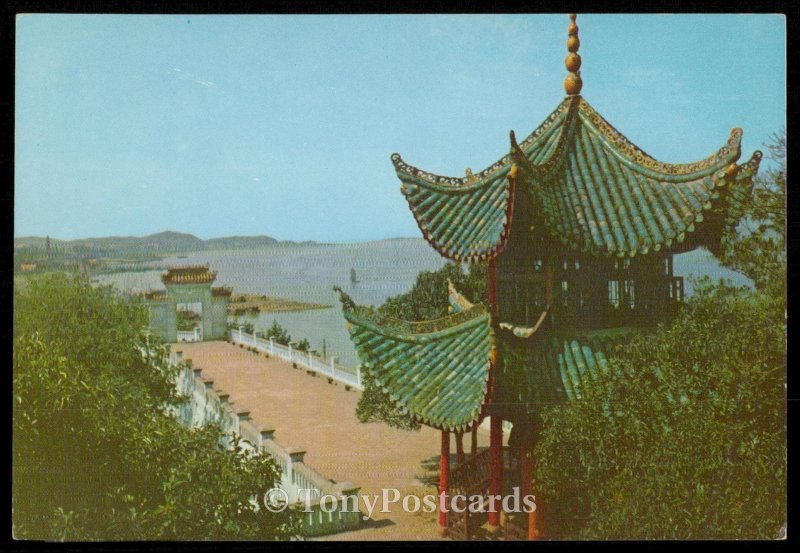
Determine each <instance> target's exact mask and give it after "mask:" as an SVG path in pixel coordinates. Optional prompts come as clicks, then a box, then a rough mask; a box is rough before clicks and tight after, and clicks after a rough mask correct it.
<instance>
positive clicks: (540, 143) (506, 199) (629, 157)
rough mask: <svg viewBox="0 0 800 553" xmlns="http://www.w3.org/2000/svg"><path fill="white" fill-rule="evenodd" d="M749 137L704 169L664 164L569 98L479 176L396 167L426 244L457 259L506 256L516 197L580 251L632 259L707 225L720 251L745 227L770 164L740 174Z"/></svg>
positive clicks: (736, 132)
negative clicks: (732, 230)
mask: <svg viewBox="0 0 800 553" xmlns="http://www.w3.org/2000/svg"><path fill="white" fill-rule="evenodd" d="M741 138H742V131H741V129H733V131H732V132H731V136H730V138H729V139H728V142H727V143H726V144H725V146H723V147H722V148H720V149H719V150H718V151H717V152H716V153H715V154H713V155H711V156H709V157H708V158H706V159H704V160H702V161H698V162H695V163H688V164H682V165H672V164H667V163H662V162H660V161H657V160H655V159H653V158H652V157H650V156H649V155H647V154H645V153H644V152H642V151H641V150H640V149H639V148H637V147H636V146H634V145H633V144H632V143H631V142H629V141H628V140H627V139H626V138H625V137H624V136H623V135H622V134H621V133H619V131H617V130H616V129H615V128H614V127H612V126H611V125H610V124H609V123H608V122H606V121H605V119H603V118H602V117H601V116H600V115H599V114H598V113H597V112H596V111H595V110H594V109H593V108H592V107H591V106H590V105H589V104H588V102H586V101H585V100H584V99H583V98H581V97H580V96H569V97H567V98H566V99H565V100H564V101H563V102H562V103H561V104H560V105H559V106H558V108H557V109H556V110H555V111H554V112H553V113H552V114H550V116H549V117H548V118H547V120H546V121H545V122H544V123H543V124H542V125H541V126H539V128H537V129H536V130H535V131H534V132H533V133H531V135H530V136H528V138H526V139H525V140H524V141H523V142H522V143H520V144H517V143H516V140H515V138H514V135H513V133H512V135H511V143H512V149H511V153H510V154H509V155H507V156H505V157H504V158H502V159H501V160H499V161H498V162H497V163H495V164H494V165H492V166H491V167H489V168H487V169H485V170H484V171H481V172H480V173H478V174H477V175H471V174H468V176H467V177H464V178H452V177H441V176H437V175H433V174H431V173H428V172H425V171H422V170H420V169H417V168H415V167H412V166H410V165H408V164H406V163H405V162H403V160H402V159H401V158H400V156H399V155H398V154H394V155H393V156H392V161H393V163H394V165H395V170H396V172H397V175H398V177H399V178H400V180H401V181H402V183H403V184H402V187H401V190H402V192H403V194H404V195H405V197H406V199H407V200H408V203H409V206H410V208H411V211H412V212H413V214H414V216H415V218H416V220H417V223H418V225H419V227H420V229H421V230H422V232H423V234H424V236H425V238H426V239H427V240H428V242H429V243H430V244H431V245H432V246H433V247H434V248H435V249H436V250H437V251H439V252H440V253H441V254H442V255H444V256H445V257H448V258H450V259H453V260H456V261H466V262H473V261H479V260H483V259H486V258H488V257H493V256H494V255H496V254H497V253H498V252H499V251H500V250H501V249H502V247H503V246H504V245H505V243H506V241H507V239H508V231H509V227H510V221H511V217H512V216H513V203H514V195H515V194H517V195H518V201H527V202H533V204H534V206H535V208H536V213H538V217H540V218H541V219H542V221H543V222H544V223H545V225H546V227H547V228H548V229H549V231H550V232H551V233H552V234H553V235H555V236H557V237H559V238H560V239H561V240H562V242H563V243H564V245H565V246H567V247H569V248H570V249H572V250H575V251H582V252H591V253H597V254H607V255H612V254H613V255H619V256H623V255H631V256H632V255H635V254H636V253H640V254H646V253H648V252H649V251H651V250H652V251H658V250H660V249H661V248H662V247H666V248H670V247H673V245H674V246H675V247H677V246H678V244H681V243H683V242H684V241H685V240H686V239H687V237H689V236H690V235H692V233H696V232H697V231H698V229H699V228H700V227H701V226H705V227H707V228H705V230H704V231H701V232H697V236H696V237H693V241H690V242H691V244H693V246H692V247H694V246H696V245H700V244H703V245H708V246H711V247H712V249H713V248H714V246H716V245H717V244H718V243H719V241H720V239H721V237H722V232H723V231H724V230H726V228H727V227H728V226H730V225H732V224H733V225H735V223H736V222H737V221H738V217H739V216H740V214H741V213H740V208H741V205H740V202H741V200H742V199H743V198H744V197H745V196H746V195H747V194H748V193H749V191H750V187H751V184H752V177H753V176H754V175H755V173H756V171H757V170H758V165H759V162H760V159H761V153H760V152H755V154H754V155H753V157H752V159H751V160H750V161H749V162H747V163H745V164H743V165H736V161H737V160H738V159H739V157H740V155H741V149H740V143H741ZM515 189H516V190H515ZM731 191H733V193H730V192H731ZM705 220H709V222H708V223H707V224H706V225H703V222H704V221H705ZM538 227H539V225H534V228H535V229H536V228H538Z"/></svg>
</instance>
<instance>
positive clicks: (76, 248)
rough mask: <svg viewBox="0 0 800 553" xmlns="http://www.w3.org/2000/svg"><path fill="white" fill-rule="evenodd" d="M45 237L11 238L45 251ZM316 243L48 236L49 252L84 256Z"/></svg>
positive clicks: (164, 235)
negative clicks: (69, 238)
mask: <svg viewBox="0 0 800 553" xmlns="http://www.w3.org/2000/svg"><path fill="white" fill-rule="evenodd" d="M46 244H47V237H42V236H22V237H19V238H14V249H15V251H31V250H45V249H46ZM306 244H307V245H318V243H317V242H294V241H290V240H286V241H280V240H276V239H275V238H272V237H270V236H226V237H222V238H211V239H209V240H202V239H200V238H198V237H197V236H195V235H193V234H187V233H183V232H174V231H171V230H166V231H164V232H158V233H156V234H150V235H148V236H106V237H101V238H81V239H78V240H59V239H57V238H53V237H50V248H51V250H52V251H53V252H58V253H62V254H68V255H82V256H88V257H113V256H137V257H138V256H161V255H167V254H173V253H182V252H196V251H203V250H228V249H230V250H237V249H252V248H259V247H264V246H281V245H287V246H288V245H292V246H296V245H306Z"/></svg>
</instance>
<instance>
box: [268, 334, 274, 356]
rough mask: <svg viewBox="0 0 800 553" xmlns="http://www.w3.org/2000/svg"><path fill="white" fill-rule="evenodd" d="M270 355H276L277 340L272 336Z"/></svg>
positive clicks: (270, 339)
mask: <svg viewBox="0 0 800 553" xmlns="http://www.w3.org/2000/svg"><path fill="white" fill-rule="evenodd" d="M269 354H270V355H275V339H274V338H272V337H271V336H270V338H269Z"/></svg>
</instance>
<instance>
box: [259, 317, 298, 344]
mask: <svg viewBox="0 0 800 553" xmlns="http://www.w3.org/2000/svg"><path fill="white" fill-rule="evenodd" d="M264 338H266V339H267V340H269V339H270V338H272V339H273V340H274V341H275V343H276V344H281V345H283V346H288V345H289V344H290V343H291V341H292V337H291V336H289V333H288V332H287V331H286V329H285V328H283V327H282V326H281V325H279V324H278V321H275V320H273V321H272V326H271V327H269V328H268V329H267V330H265V331H264Z"/></svg>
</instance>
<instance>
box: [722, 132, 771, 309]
mask: <svg viewBox="0 0 800 553" xmlns="http://www.w3.org/2000/svg"><path fill="white" fill-rule="evenodd" d="M766 148H767V150H768V151H769V154H768V158H769V159H770V160H771V161H772V166H771V167H769V168H762V169H761V171H760V172H759V174H758V175H757V176H756V177H755V179H754V184H753V194H752V196H751V197H748V198H747V199H746V201H745V205H744V208H745V211H744V218H743V220H742V222H741V224H740V225H739V228H738V229H737V235H736V236H733V237H731V238H732V239H731V240H728V241H727V244H726V245H727V247H726V248H725V251H724V253H723V262H724V263H725V264H726V265H728V266H730V267H731V268H733V269H736V270H738V271H740V272H741V273H743V274H745V275H747V276H748V277H750V278H751V279H752V280H753V282H754V283H755V285H756V287H757V288H758V289H761V290H765V289H769V290H770V291H771V293H772V294H776V295H781V294H784V293H785V290H786V131H785V130H782V131H781V132H780V133H778V134H776V135H774V136H773V137H772V141H771V142H770V143H768V144H766Z"/></svg>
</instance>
